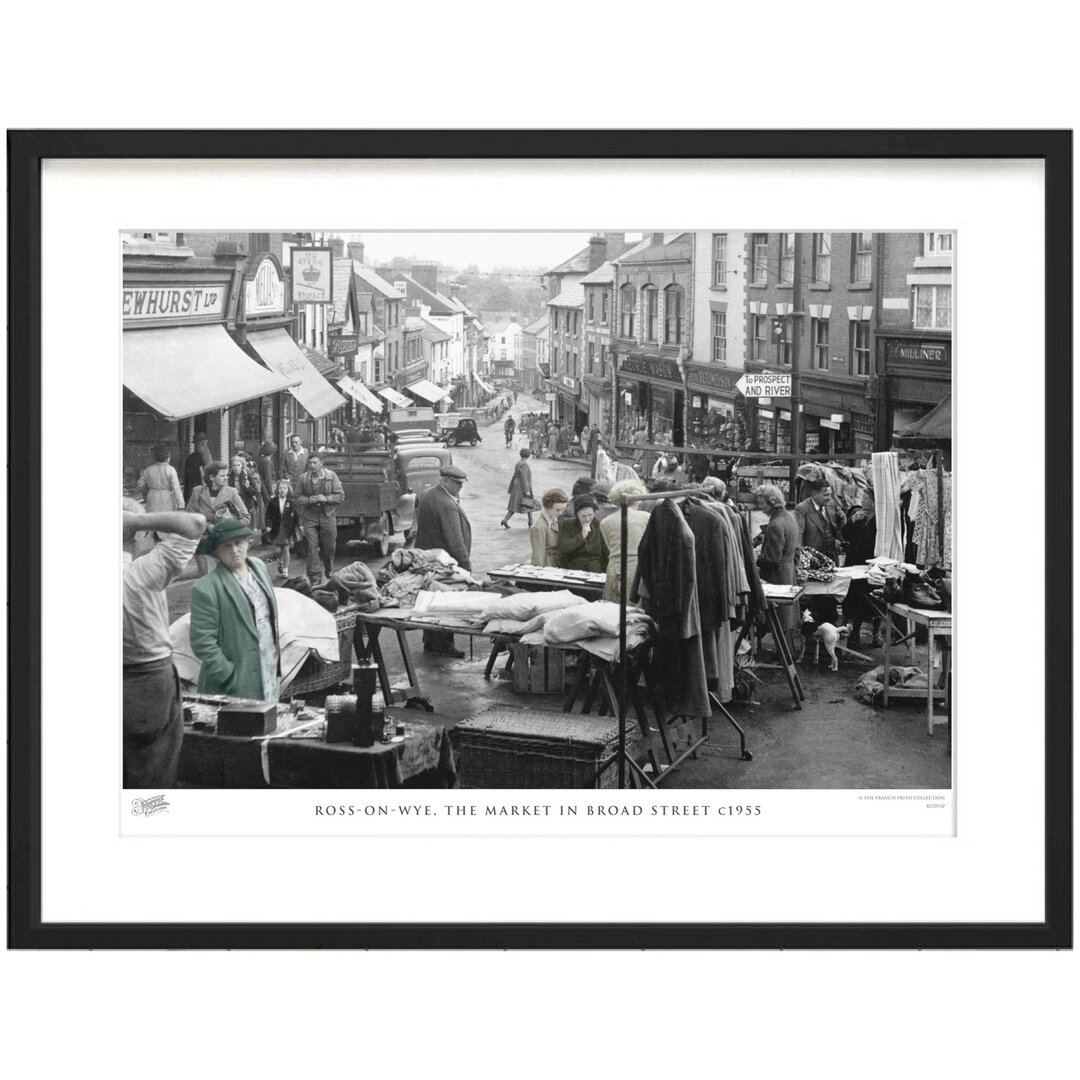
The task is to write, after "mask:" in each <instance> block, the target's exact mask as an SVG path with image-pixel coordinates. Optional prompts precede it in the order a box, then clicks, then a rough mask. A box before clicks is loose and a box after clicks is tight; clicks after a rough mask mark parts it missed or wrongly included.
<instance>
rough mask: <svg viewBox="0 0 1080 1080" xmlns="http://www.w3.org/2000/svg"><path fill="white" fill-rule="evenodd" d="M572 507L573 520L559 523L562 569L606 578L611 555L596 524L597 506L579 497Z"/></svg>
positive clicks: (594, 501)
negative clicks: (604, 575)
mask: <svg viewBox="0 0 1080 1080" xmlns="http://www.w3.org/2000/svg"><path fill="white" fill-rule="evenodd" d="M573 505H574V516H573V517H572V518H571V519H570V520H569V521H566V520H563V521H560V522H559V554H558V558H559V566H560V567H561V568H562V569H563V570H589V571H591V572H592V573H594V574H603V573H604V572H605V571H606V570H607V564H608V557H609V553H608V546H607V542H606V541H605V540H604V537H603V534H602V533H601V532H600V525H599V523H598V522H597V521H596V510H597V502H596V500H595V499H594V498H593V497H592V496H591V495H579V496H578V497H577V498H576V499H575V500H574V504H573Z"/></svg>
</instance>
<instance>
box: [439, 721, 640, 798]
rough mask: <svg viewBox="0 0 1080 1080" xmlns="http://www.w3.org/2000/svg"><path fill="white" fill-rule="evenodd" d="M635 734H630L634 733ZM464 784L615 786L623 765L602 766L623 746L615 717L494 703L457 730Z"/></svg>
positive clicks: (457, 751)
mask: <svg viewBox="0 0 1080 1080" xmlns="http://www.w3.org/2000/svg"><path fill="white" fill-rule="evenodd" d="M628 737H629V733H628ZM452 738H453V741H454V754H455V758H456V760H457V764H458V777H459V782H460V785H461V786H462V787H471V788H593V787H601V788H610V787H615V786H616V784H617V782H618V770H617V769H616V768H614V767H612V768H610V769H607V770H606V771H605V772H604V774H603V775H602V776H601V777H600V781H599V783H597V779H596V772H597V769H599V768H600V765H601V764H602V763H603V762H605V761H606V760H607V759H608V758H610V757H611V756H612V755H613V754H614V753H615V751H616V750H617V749H618V743H619V725H618V721H617V720H616V719H615V718H614V717H611V716H582V715H580V714H577V715H575V714H572V713H557V712H545V711H543V710H540V709H517V708H513V707H511V706H506V705H493V706H491V707H490V708H487V709H484V710H483V711H481V712H479V713H477V714H476V715H475V716H473V717H470V718H468V719H467V720H463V721H462V722H461V723H460V724H458V725H457V727H455V728H454V730H453V736H452Z"/></svg>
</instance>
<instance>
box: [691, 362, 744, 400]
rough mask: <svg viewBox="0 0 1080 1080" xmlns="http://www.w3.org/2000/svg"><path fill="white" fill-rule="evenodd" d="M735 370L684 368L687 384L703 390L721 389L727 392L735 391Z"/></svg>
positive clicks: (732, 392)
mask: <svg viewBox="0 0 1080 1080" xmlns="http://www.w3.org/2000/svg"><path fill="white" fill-rule="evenodd" d="M736 382H737V379H736V372H734V371H710V370H709V369H708V368H698V367H695V368H690V367H687V369H686V384H687V386H693V387H695V388H696V387H701V388H702V389H705V390H722V391H723V392H725V393H728V394H734V393H735V386H736Z"/></svg>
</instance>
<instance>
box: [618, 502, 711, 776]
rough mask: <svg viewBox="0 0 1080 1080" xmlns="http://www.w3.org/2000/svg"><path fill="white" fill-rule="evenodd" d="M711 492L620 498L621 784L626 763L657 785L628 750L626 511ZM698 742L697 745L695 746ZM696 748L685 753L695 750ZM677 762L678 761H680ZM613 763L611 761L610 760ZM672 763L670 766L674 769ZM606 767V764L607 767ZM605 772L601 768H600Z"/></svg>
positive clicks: (619, 755)
mask: <svg viewBox="0 0 1080 1080" xmlns="http://www.w3.org/2000/svg"><path fill="white" fill-rule="evenodd" d="M711 491H712V489H711V488H708V487H692V488H677V489H675V490H674V491H654V492H649V493H646V494H644V495H623V496H622V498H620V500H619V517H620V521H619V542H620V549H621V550H620V551H619V703H618V704H619V750H618V754H617V760H618V763H619V787H620V788H625V787H626V767H627V764H629V765H630V767H631V768H632V769H634V770H635V771H636V772H637V774H638V776H639V777H640V778H641V779H643V780H644V781H645V782H646V783H648V785H649V786H650V787H656V785H655V784H654V783H652V781H650V780H649V778H648V777H647V776H646V775H645V773H644V772H643V771H642V770H641V768H640V767H639V766H638V763H637V762H636V761H634V759H633V758H631V757H630V755H629V754H628V753H627V752H626V710H627V706H628V704H629V699H630V685H629V665H628V664H627V663H626V590H627V587H628V586H627V581H626V569H627V551H626V548H627V544H628V541H629V528H628V519H627V516H626V515H627V511H628V510H629V509H630V504H631V503H637V502H649V501H658V500H660V499H683V498H686V497H687V496H688V495H707V494H710V493H711ZM656 722H657V723H658V724H662V723H664V718H663V717H661V716H658V717H657V718H656ZM696 745H697V744H695V748H696ZM692 752H693V749H691V750H689V751H687V752H686V754H688V753H692ZM686 754H681V755H680V756H679V758H678V759H677V762H678V761H682V760H683V759H684V758H685V757H686ZM677 762H676V763H677ZM608 764H610V762H609V763H608ZM671 767H672V766H669V768H671ZM605 768H606V766H605ZM601 771H602V770H601Z"/></svg>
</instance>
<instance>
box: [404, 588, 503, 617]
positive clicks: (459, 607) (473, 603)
mask: <svg viewBox="0 0 1080 1080" xmlns="http://www.w3.org/2000/svg"><path fill="white" fill-rule="evenodd" d="M490 603H491V594H490V593H481V592H429V591H428V590H426V589H424V590H421V591H420V592H419V593H417V595H416V605H415V611H416V614H417V615H447V614H451V613H453V614H462V615H479V614H480V613H481V612H482V611H483V610H484V609H485V608H486V607H487V606H488V605H489V604H490Z"/></svg>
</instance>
